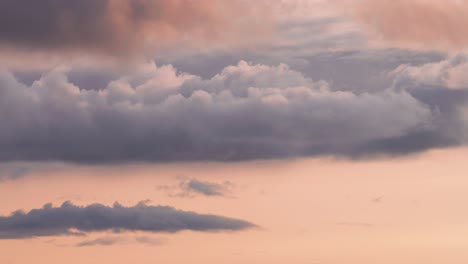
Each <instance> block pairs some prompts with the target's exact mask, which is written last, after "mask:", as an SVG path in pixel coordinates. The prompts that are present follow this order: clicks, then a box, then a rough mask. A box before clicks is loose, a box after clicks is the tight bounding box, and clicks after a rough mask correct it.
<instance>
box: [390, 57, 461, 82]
mask: <svg viewBox="0 0 468 264" xmlns="http://www.w3.org/2000/svg"><path fill="white" fill-rule="evenodd" d="M467 71H468V55H467V54H466V53H459V54H456V55H454V56H452V57H450V58H448V59H445V60H441V61H438V62H433V63H427V64H423V65H418V66H415V65H406V64H404V65H400V66H399V67H398V68H396V69H395V70H393V71H392V72H391V73H390V75H392V76H393V77H394V80H395V81H394V82H395V85H397V86H399V85H402V84H406V85H412V86H415V85H423V86H429V87H431V86H432V87H433V86H442V87H446V88H450V89H468V77H467V75H466V72H467Z"/></svg>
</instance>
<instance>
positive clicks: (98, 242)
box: [76, 236, 167, 247]
mask: <svg viewBox="0 0 468 264" xmlns="http://www.w3.org/2000/svg"><path fill="white" fill-rule="evenodd" d="M134 242H136V243H140V244H145V245H151V246H160V245H163V244H165V243H166V242H167V240H166V239H164V238H159V237H157V238H156V237H149V236H137V237H132V238H129V237H120V236H105V237H99V238H96V239H91V240H84V241H82V242H80V243H78V244H76V246H77V247H90V246H112V245H115V244H122V243H134Z"/></svg>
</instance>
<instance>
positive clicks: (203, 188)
mask: <svg viewBox="0 0 468 264" xmlns="http://www.w3.org/2000/svg"><path fill="white" fill-rule="evenodd" d="M234 187H235V185H234V183H232V182H230V181H224V182H213V181H204V180H199V179H195V178H193V179H182V180H180V182H179V183H178V184H175V185H164V186H158V187H157V189H158V190H163V191H167V193H168V195H169V196H172V197H186V198H187V197H195V196H200V195H201V196H205V197H228V196H230V195H231V193H232V189H233V188H234Z"/></svg>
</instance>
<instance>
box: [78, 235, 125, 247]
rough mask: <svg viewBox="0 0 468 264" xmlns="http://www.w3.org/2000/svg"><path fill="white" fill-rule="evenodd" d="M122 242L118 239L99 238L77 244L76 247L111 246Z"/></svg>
mask: <svg viewBox="0 0 468 264" xmlns="http://www.w3.org/2000/svg"><path fill="white" fill-rule="evenodd" d="M119 242H122V238H120V237H100V238H96V239H93V240H85V241H83V242H80V243H78V244H77V245H76V246H77V247H89V246H112V245H115V244H118V243H119Z"/></svg>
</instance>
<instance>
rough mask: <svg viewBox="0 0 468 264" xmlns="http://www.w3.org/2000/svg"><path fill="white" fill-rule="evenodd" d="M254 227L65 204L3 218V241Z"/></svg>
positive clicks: (141, 207) (160, 211)
mask: <svg viewBox="0 0 468 264" xmlns="http://www.w3.org/2000/svg"><path fill="white" fill-rule="evenodd" d="M252 227H254V225H253V224H251V223H249V222H247V221H243V220H238V219H233V218H227V217H223V216H216V215H208V214H197V213H194V212H188V211H180V210H177V209H175V208H172V207H163V206H148V205H146V204H144V203H140V204H138V205H136V206H133V207H124V206H122V205H119V204H115V205H114V206H113V207H108V206H104V205H100V204H93V205H89V206H86V207H80V206H76V205H73V204H71V203H70V202H66V203H64V204H63V205H62V206H60V207H52V205H50V204H49V205H45V206H44V207H43V208H41V209H34V210H31V211H30V212H28V213H23V212H15V213H13V214H12V215H10V216H3V217H0V239H20V238H32V237H41V236H58V235H84V234H87V233H90V232H103V231H113V232H125V231H130V232H132V231H143V232H170V233H172V232H178V231H184V230H191V231H201V232H209V231H240V230H245V229H249V228H252ZM114 242H115V241H114V240H112V239H111V240H109V239H107V240H98V241H95V240H93V241H86V242H84V243H85V244H84V245H89V244H112V243H114Z"/></svg>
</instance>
